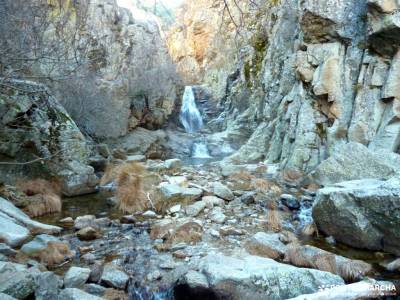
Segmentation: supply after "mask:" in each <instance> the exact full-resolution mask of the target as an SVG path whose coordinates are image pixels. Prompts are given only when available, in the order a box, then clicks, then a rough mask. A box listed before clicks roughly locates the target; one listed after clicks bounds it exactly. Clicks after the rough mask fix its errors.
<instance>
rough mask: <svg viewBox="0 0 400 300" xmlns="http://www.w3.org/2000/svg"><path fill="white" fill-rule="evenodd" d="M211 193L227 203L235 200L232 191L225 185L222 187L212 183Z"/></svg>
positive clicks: (217, 183) (218, 183)
mask: <svg viewBox="0 0 400 300" xmlns="http://www.w3.org/2000/svg"><path fill="white" fill-rule="evenodd" d="M211 187H212V191H213V193H214V195H216V196H217V197H219V198H222V199H224V200H227V201H232V200H233V199H235V196H234V195H233V193H232V191H231V190H230V189H229V188H228V187H227V186H225V185H223V184H222V183H220V182H218V181H217V182H213V183H212V184H211Z"/></svg>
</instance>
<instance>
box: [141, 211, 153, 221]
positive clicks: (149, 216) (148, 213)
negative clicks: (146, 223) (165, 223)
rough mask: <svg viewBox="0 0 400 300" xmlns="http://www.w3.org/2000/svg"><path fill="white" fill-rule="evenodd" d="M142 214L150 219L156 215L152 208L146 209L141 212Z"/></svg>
mask: <svg viewBox="0 0 400 300" xmlns="http://www.w3.org/2000/svg"><path fill="white" fill-rule="evenodd" d="M142 216H143V217H145V218H149V219H152V218H155V217H157V214H156V213H155V212H154V211H152V210H147V211H145V212H144V213H142Z"/></svg>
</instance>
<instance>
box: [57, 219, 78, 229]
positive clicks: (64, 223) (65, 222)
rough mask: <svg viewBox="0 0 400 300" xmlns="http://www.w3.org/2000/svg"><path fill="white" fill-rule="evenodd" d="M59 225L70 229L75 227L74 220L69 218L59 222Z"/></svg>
mask: <svg viewBox="0 0 400 300" xmlns="http://www.w3.org/2000/svg"><path fill="white" fill-rule="evenodd" d="M58 223H60V225H61V226H62V227H64V228H70V227H73V226H74V219H72V218H71V217H67V218H64V219H61V220H59V221H58Z"/></svg>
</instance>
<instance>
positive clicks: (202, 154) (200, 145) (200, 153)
mask: <svg viewBox="0 0 400 300" xmlns="http://www.w3.org/2000/svg"><path fill="white" fill-rule="evenodd" d="M192 157H193V158H211V156H210V153H209V152H208V148H207V145H206V144H205V143H204V142H195V143H194V144H193V150H192Z"/></svg>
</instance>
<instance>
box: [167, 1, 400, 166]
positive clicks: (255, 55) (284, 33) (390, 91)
mask: <svg viewBox="0 0 400 300" xmlns="http://www.w3.org/2000/svg"><path fill="white" fill-rule="evenodd" d="M189 3H190V4H188V5H189V8H190V7H191V6H196V9H195V10H194V11H192V10H190V9H188V10H187V11H186V14H185V15H184V17H183V19H182V20H183V21H182V22H183V24H189V26H186V31H179V30H177V32H173V35H172V36H173V37H174V36H177V35H178V36H179V37H180V39H181V41H182V43H183V44H185V45H186V49H187V50H185V51H183V53H181V52H182V51H181V52H178V51H176V50H175V47H174V45H173V44H172V45H170V49H171V50H170V51H171V52H172V56H173V58H174V59H175V61H177V62H178V67H179V69H180V70H183V71H182V72H184V73H187V72H186V71H185V68H187V69H189V70H190V69H196V68H197V69H201V70H202V71H203V73H204V75H203V74H201V72H200V74H201V75H200V81H201V79H202V78H209V79H210V78H214V82H212V83H210V84H209V86H210V87H214V86H218V87H219V88H218V89H217V90H216V92H215V93H216V97H217V99H219V100H220V101H221V104H222V105H223V107H224V113H223V114H222V117H223V118H224V122H223V129H225V130H226V132H228V133H229V134H227V135H226V137H227V138H228V139H231V140H235V139H236V141H237V137H240V139H239V142H241V141H244V140H245V139H246V138H247V137H249V135H250V137H249V139H248V141H247V142H246V144H245V145H244V146H243V147H242V148H241V149H240V151H239V152H237V153H236V154H234V155H233V156H232V158H233V159H236V160H241V161H251V160H260V159H266V160H267V161H268V162H280V163H281V166H282V167H283V168H285V169H291V170H295V171H301V172H308V171H311V170H313V169H314V168H315V167H316V166H317V165H318V164H319V163H320V162H321V161H322V160H324V159H326V158H327V157H328V156H329V155H331V154H332V153H334V152H335V148H336V147H338V146H340V145H341V144H343V143H347V142H348V141H354V142H359V143H362V144H364V145H366V146H368V147H369V148H370V149H371V150H382V149H385V150H388V151H393V152H398V148H399V132H400V131H399V118H398V101H399V100H398V99H399V97H400V96H399V81H398V78H399V74H398V73H399V54H398V51H399V40H398V37H397V35H398V33H399V30H400V29H399V23H398V18H399V11H398V9H399V4H398V3H396V2H395V1H390V0H388V1H372V0H371V1H341V2H339V3H337V2H336V1H304V2H301V3H297V1H280V2H274V3H272V2H268V3H259V4H258V6H255V7H253V9H255V11H256V12H253V15H254V17H257V22H256V25H255V26H251V24H252V20H253V19H252V18H254V17H252V14H251V13H248V11H251V10H248V11H247V10H246V9H244V10H243V11H244V18H245V21H247V22H248V23H247V24H249V25H248V26H246V27H245V29H243V32H244V34H242V36H244V38H243V39H244V41H246V42H244V44H245V45H246V46H245V47H242V48H240V51H239V54H238V55H236V56H235V59H234V60H231V57H232V56H231V54H232V52H231V51H227V52H225V53H223V54H221V53H220V54H218V55H213V53H214V52H215V48H216V45H218V44H219V43H225V44H226V45H231V44H229V41H230V43H233V41H232V34H231V32H230V31H229V26H231V27H232V26H233V25H232V22H230V24H228V25H227V27H224V31H223V33H224V34H222V35H216V34H214V35H211V36H209V35H208V34H207V32H208V31H212V32H218V28H219V27H217V23H216V22H213V20H214V19H217V13H218V12H221V7H219V9H218V7H214V6H212V5H211V2H210V1H200V2H198V1H196V4H194V3H192V2H189ZM200 3H201V4H200ZM190 5H191V6H190ZM231 9H232V10H233V11H234V10H236V11H238V9H237V8H235V7H234V5H233V4H232V3H231ZM204 16H211V22H207V24H206V25H204V23H205V22H206V21H205V17H204ZM196 26H197V27H196ZM210 26H211V27H212V28H213V29H209V27H210ZM203 31H205V32H206V33H203ZM182 32H183V33H182ZM204 36H205V37H204ZM199 37H200V39H199ZM197 40H200V41H203V40H204V42H203V44H202V45H199V46H196V41H197ZM226 40H227V41H228V42H226ZM240 45H243V42H242V44H241V43H240V39H239V46H240ZM196 49H202V50H201V53H200V54H201V55H200V54H199V53H197V52H196V51H197V50H196ZM220 49H221V50H222V51H223V50H224V47H221V48H220ZM196 53H197V54H196ZM224 56H225V57H226V60H227V61H225V64H222V67H221V65H218V64H217V62H218V61H219V58H221V57H224ZM199 57H200V58H202V57H205V58H207V59H204V60H198V58H199ZM195 60H196V61H195ZM194 61H195V62H194ZM214 63H215V65H214ZM193 66H195V67H193ZM216 72H217V73H218V74H220V75H221V76H220V77H218V76H216V77H213V74H215V73H216ZM204 81H205V82H206V83H208V82H207V79H206V80H204ZM220 91H223V92H224V93H223V94H222V95H221V92H220Z"/></svg>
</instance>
